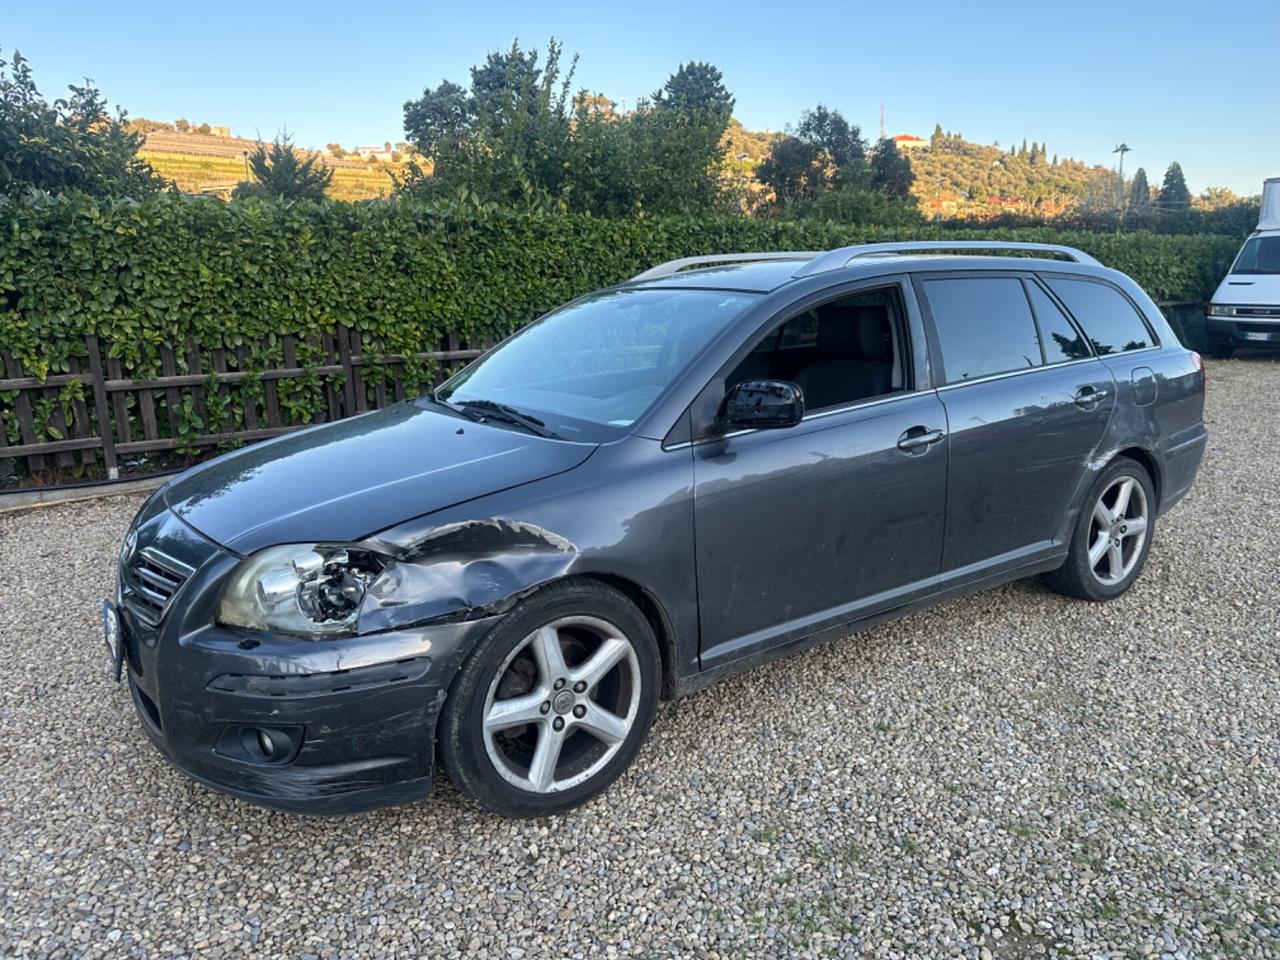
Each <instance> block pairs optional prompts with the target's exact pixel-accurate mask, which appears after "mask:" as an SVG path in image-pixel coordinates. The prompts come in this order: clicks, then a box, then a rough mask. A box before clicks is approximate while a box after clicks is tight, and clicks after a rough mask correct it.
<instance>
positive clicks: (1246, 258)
mask: <svg viewBox="0 0 1280 960" xmlns="http://www.w3.org/2000/svg"><path fill="white" fill-rule="evenodd" d="M1231 272H1232V273H1280V237H1253V238H1251V239H1250V240H1248V241H1246V242H1245V245H1244V246H1243V247H1241V248H1240V255H1239V256H1238V257H1236V262H1235V265H1234V266H1232V268H1231Z"/></svg>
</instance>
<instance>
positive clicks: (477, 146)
mask: <svg viewBox="0 0 1280 960" xmlns="http://www.w3.org/2000/svg"><path fill="white" fill-rule="evenodd" d="M561 49H562V47H561V44H559V43H557V42H556V41H555V40H552V41H551V42H550V43H548V45H547V55H546V59H545V61H543V62H541V63H540V62H539V55H538V53H537V52H536V51H529V52H526V51H524V50H523V49H521V47H520V44H519V42H515V43H512V45H511V48H510V50H508V51H507V52H506V53H491V54H489V55H488V57H486V59H485V62H484V63H483V64H481V65H480V66H478V67H473V68H472V69H471V86H470V88H469V89H464V88H463V87H461V86H459V85H458V84H456V83H452V82H450V81H447V80H446V81H443V82H442V83H441V84H440V86H439V87H437V88H436V89H434V90H432V89H430V88H428V89H427V90H425V91H424V92H423V95H422V97H421V98H420V99H418V100H410V101H409V102H408V103H406V104H405V106H404V116H405V133H406V135H407V136H408V138H409V140H410V141H411V142H412V143H413V145H414V147H415V148H416V149H417V150H418V152H420V153H422V154H423V155H424V156H426V157H428V158H430V159H431V160H432V162H433V169H432V172H431V174H430V175H427V174H425V173H424V172H423V171H422V170H421V169H419V168H418V167H417V166H416V165H410V173H409V176H408V177H407V178H406V179H404V180H403V181H401V182H400V186H399V188H398V189H400V190H401V191H402V192H403V191H411V192H414V193H422V194H427V195H433V196H458V195H463V194H469V195H472V196H474V197H476V198H477V199H480V200H484V201H492V202H496V203H519V204H524V205H528V204H534V205H552V206H554V205H555V204H556V203H557V199H556V198H557V197H558V196H559V194H560V193H561V192H562V187H563V181H564V179H565V176H566V170H565V168H564V163H565V158H566V155H567V153H568V150H567V143H568V140H569V137H570V134H571V130H570V115H569V102H570V101H569V85H570V83H571V82H572V78H573V70H574V67H573V65H572V64H571V65H570V67H569V69H568V71H567V72H562V71H561V68H560V55H561ZM574 62H575V63H576V59H575V61H574Z"/></svg>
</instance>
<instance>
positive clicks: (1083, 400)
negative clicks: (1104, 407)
mask: <svg viewBox="0 0 1280 960" xmlns="http://www.w3.org/2000/svg"><path fill="white" fill-rule="evenodd" d="M1105 399H1107V391H1105V390H1099V389H1098V388H1097V387H1081V388H1080V389H1079V390H1077V391H1076V395H1075V401H1076V406H1077V407H1091V406H1093V405H1094V404H1097V403H1101V402H1102V401H1103V400H1105Z"/></svg>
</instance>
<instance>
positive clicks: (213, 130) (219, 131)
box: [209, 127, 231, 139]
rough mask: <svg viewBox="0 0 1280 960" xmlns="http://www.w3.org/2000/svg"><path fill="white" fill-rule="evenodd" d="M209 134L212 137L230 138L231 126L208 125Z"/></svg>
mask: <svg viewBox="0 0 1280 960" xmlns="http://www.w3.org/2000/svg"><path fill="white" fill-rule="evenodd" d="M209 135H210V136H213V137H226V138H227V139H230V138H231V128H230V127H210V128H209Z"/></svg>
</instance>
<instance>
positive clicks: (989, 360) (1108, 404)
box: [915, 272, 1115, 585]
mask: <svg viewBox="0 0 1280 960" xmlns="http://www.w3.org/2000/svg"><path fill="white" fill-rule="evenodd" d="M915 282H916V284H917V289H918V291H919V294H920V298H921V302H922V304H923V306H924V310H925V314H926V317H927V318H928V321H929V328H930V333H931V337H932V338H933V343H932V345H933V348H934V360H935V369H937V370H938V376H939V380H940V382H942V383H943V386H941V387H940V388H939V390H938V396H939V398H940V399H941V400H942V403H943V405H944V406H945V408H946V412H947V422H948V430H949V453H950V456H949V461H948V467H947V524H946V533H945V536H944V543H943V551H942V567H941V570H942V580H943V584H944V585H945V584H946V583H947V582H948V581H949V580H954V579H967V578H970V577H972V576H974V575H978V574H981V573H986V572H989V573H992V574H995V573H999V572H1002V571H1005V570H1010V569H1014V568H1016V567H1019V566H1022V565H1025V564H1030V563H1033V562H1035V561H1036V560H1038V559H1043V558H1044V557H1045V556H1046V555H1049V554H1051V553H1053V552H1055V550H1058V549H1060V543H1061V541H1062V539H1063V537H1065V535H1066V531H1067V529H1068V524H1067V523H1066V520H1067V519H1068V518H1067V512H1068V510H1069V508H1070V505H1071V504H1072V502H1073V500H1074V497H1075V494H1076V491H1077V490H1078V489H1079V487H1080V486H1081V484H1082V483H1083V482H1084V479H1085V476H1086V467H1087V464H1088V462H1089V460H1090V459H1091V457H1092V455H1093V453H1094V451H1095V449H1096V447H1097V446H1098V444H1099V442H1100V441H1101V439H1102V436H1103V433H1104V431H1105V429H1106V426H1107V422H1108V419H1109V418H1110V416H1111V412H1112V410H1113V409H1114V407H1115V386H1114V383H1113V381H1112V376H1111V372H1110V371H1109V370H1108V369H1107V367H1106V366H1105V365H1104V364H1102V363H1101V362H1100V361H1099V360H1098V359H1097V357H1096V356H1095V355H1094V352H1093V350H1092V349H1091V348H1090V346H1089V344H1088V341H1087V340H1086V339H1085V338H1084V336H1083V335H1082V334H1081V333H1080V331H1079V330H1077V329H1076V328H1075V326H1074V325H1073V324H1072V323H1071V321H1070V320H1069V319H1068V318H1067V316H1066V315H1065V314H1064V313H1063V311H1062V310H1061V309H1060V308H1059V307H1058V306H1057V304H1056V303H1055V302H1054V300H1053V298H1052V297H1051V296H1049V294H1048V293H1047V292H1046V291H1045V289H1044V288H1043V287H1041V286H1040V284H1039V283H1038V282H1037V280H1036V279H1035V278H1034V277H1033V276H1031V275H1024V274H1021V273H1017V272H1010V273H1000V274H996V273H972V272H966V273H954V274H943V273H938V274H921V275H918V276H917V277H916V278H915Z"/></svg>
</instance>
